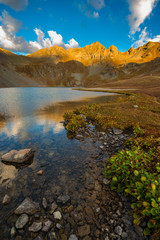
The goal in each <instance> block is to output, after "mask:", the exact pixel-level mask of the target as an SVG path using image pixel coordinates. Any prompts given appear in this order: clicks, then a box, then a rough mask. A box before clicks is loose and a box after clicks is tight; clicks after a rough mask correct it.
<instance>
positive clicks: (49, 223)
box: [42, 219, 53, 232]
mask: <svg viewBox="0 0 160 240" xmlns="http://www.w3.org/2000/svg"><path fill="white" fill-rule="evenodd" d="M52 224H53V223H52V221H51V220H49V219H46V220H45V221H44V222H43V228H42V231H43V232H48V231H49V229H50V228H51V226H52Z"/></svg>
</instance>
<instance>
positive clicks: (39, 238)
mask: <svg viewBox="0 0 160 240" xmlns="http://www.w3.org/2000/svg"><path fill="white" fill-rule="evenodd" d="M34 240H43V238H42V237H41V236H40V235H39V236H37V237H36V238H35V239H34Z"/></svg>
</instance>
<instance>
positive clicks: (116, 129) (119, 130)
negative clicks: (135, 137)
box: [112, 128, 123, 135]
mask: <svg viewBox="0 0 160 240" xmlns="http://www.w3.org/2000/svg"><path fill="white" fill-rule="evenodd" d="M112 131H113V133H114V134H115V135H119V134H122V133H123V131H122V130H121V129H118V128H112Z"/></svg>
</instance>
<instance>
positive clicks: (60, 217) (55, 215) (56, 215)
mask: <svg viewBox="0 0 160 240" xmlns="http://www.w3.org/2000/svg"><path fill="white" fill-rule="evenodd" d="M53 215H54V218H55V219H58V220H61V219H62V215H61V213H60V212H59V211H57V212H54V213H53Z"/></svg>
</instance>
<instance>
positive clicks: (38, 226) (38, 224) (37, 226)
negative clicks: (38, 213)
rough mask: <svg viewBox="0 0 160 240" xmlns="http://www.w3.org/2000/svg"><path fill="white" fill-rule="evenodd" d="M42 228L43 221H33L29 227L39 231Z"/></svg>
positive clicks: (31, 229)
mask: <svg viewBox="0 0 160 240" xmlns="http://www.w3.org/2000/svg"><path fill="white" fill-rule="evenodd" d="M41 229H42V222H33V223H32V225H31V226H30V227H29V229H28V230H29V231H30V232H39V231H40V230H41Z"/></svg>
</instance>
